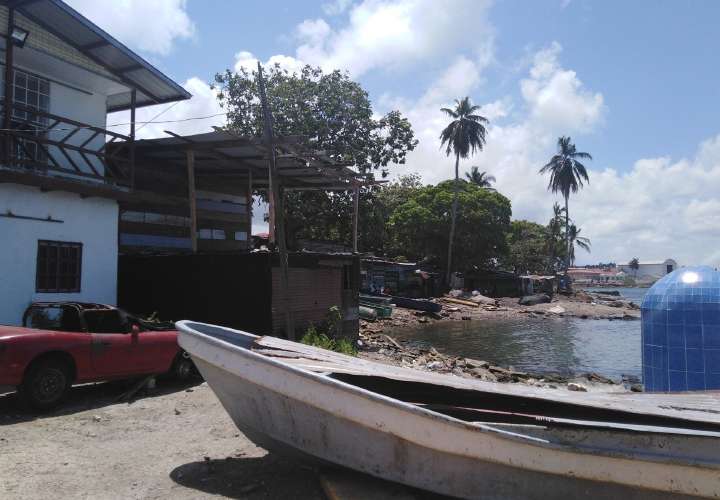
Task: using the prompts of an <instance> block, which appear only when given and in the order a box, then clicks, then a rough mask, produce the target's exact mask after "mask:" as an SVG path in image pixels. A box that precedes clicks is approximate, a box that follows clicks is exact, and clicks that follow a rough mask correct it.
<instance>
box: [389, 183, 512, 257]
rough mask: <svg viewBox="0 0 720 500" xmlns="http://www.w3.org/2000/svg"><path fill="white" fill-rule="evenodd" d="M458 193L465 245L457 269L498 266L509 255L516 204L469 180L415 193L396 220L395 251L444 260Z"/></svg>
mask: <svg viewBox="0 0 720 500" xmlns="http://www.w3.org/2000/svg"><path fill="white" fill-rule="evenodd" d="M456 195H457V200H458V207H459V210H458V212H457V213H458V217H457V221H456V223H457V235H458V238H460V239H462V242H463V244H462V246H460V247H458V249H457V252H456V256H455V259H456V268H457V269H458V270H461V271H462V270H468V269H470V268H472V267H474V266H478V267H490V266H495V264H496V262H497V261H498V260H499V259H501V258H504V257H506V255H507V234H508V232H509V231H510V216H511V214H512V208H511V205H510V200H508V199H507V198H505V197H504V196H503V195H502V194H500V193H498V192H497V191H489V190H487V189H482V188H480V187H478V186H476V185H474V184H471V183H468V182H461V183H456V182H455V181H454V180H448V181H444V182H441V183H440V184H438V185H437V186H425V187H422V188H420V189H418V190H417V191H415V192H414V193H412V195H411V196H410V197H409V198H408V200H407V201H406V202H404V203H403V204H401V205H400V206H399V207H398V208H397V209H396V210H395V211H394V213H393V214H392V216H391V217H390V222H389V228H388V229H389V231H390V233H391V234H392V235H393V238H394V245H395V248H396V249H398V251H400V250H401V251H402V255H405V256H407V257H408V258H410V259H411V260H421V259H423V258H433V257H435V258H438V259H443V261H444V258H446V257H447V256H446V255H445V252H446V250H447V246H446V245H445V244H444V240H445V238H444V228H446V227H447V226H448V224H450V223H451V211H450V208H451V206H452V204H453V203H454V200H455V197H456Z"/></svg>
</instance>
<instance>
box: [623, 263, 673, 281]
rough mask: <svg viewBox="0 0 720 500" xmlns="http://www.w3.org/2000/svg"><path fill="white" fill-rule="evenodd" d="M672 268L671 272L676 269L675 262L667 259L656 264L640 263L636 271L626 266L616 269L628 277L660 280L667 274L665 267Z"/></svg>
mask: <svg viewBox="0 0 720 500" xmlns="http://www.w3.org/2000/svg"><path fill="white" fill-rule="evenodd" d="M669 265H671V266H673V268H672V270H673V271H674V270H676V269H677V268H678V264H677V262H675V261H674V260H673V259H667V260H666V261H664V262H657V263H645V264H644V263H642V262H641V263H640V265H639V266H638V269H637V270H635V269H631V268H630V266H629V265H628V264H621V265H619V266H618V268H619V269H620V270H621V271H623V272H624V273H625V274H627V275H628V276H630V277H633V278H635V277H637V278H662V277H663V276H665V275H666V274H668V272H667V266H669Z"/></svg>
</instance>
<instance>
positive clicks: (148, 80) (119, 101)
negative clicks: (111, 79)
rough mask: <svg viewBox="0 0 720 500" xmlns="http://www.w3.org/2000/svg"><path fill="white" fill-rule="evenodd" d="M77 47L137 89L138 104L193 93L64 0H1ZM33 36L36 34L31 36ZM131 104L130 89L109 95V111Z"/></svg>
mask: <svg viewBox="0 0 720 500" xmlns="http://www.w3.org/2000/svg"><path fill="white" fill-rule="evenodd" d="M0 4H1V5H5V6H8V7H12V6H13V5H15V9H16V11H18V12H19V13H20V14H22V15H23V16H25V17H27V18H28V19H30V20H31V21H33V22H34V23H36V24H38V25H39V26H41V27H42V28H43V29H45V30H47V31H48V32H50V33H52V34H53V35H55V36H56V37H58V38H59V39H61V40H63V41H64V42H66V43H68V44H69V45H71V46H73V47H75V48H76V49H77V50H78V51H80V52H81V53H82V54H84V55H85V56H86V57H88V58H89V59H91V60H92V61H94V62H95V63H97V64H99V65H100V66H102V67H104V68H105V69H106V70H107V71H108V72H110V73H111V74H112V75H114V76H115V77H116V78H117V79H119V80H120V81H122V82H123V83H124V84H125V85H127V86H129V87H131V88H135V89H136V90H137V106H138V107H141V106H147V105H150V104H159V103H165V102H173V101H179V100H183V99H189V98H190V97H191V95H190V93H189V92H188V91H187V90H185V89H184V88H182V87H181V86H180V85H179V84H177V83H176V82H174V81H173V80H171V79H170V78H168V77H167V76H165V75H164V74H163V73H162V72H160V71H159V70H158V69H157V68H155V67H154V66H152V65H151V64H150V63H148V62H147V61H145V60H144V59H143V58H142V57H140V56H139V55H137V54H136V53H134V52H133V51H132V50H130V49H128V48H127V47H126V46H125V45H123V44H122V43H120V42H119V41H117V40H116V39H115V38H113V37H112V36H110V35H109V34H108V33H106V32H105V31H103V30H102V29H100V28H99V27H98V26H96V25H95V24H93V23H92V22H91V21H90V20H89V19H87V18H85V17H84V16H83V15H82V14H80V13H79V12H77V11H76V10H74V9H73V8H72V7H70V6H69V5H67V4H66V3H65V2H63V1H61V0H35V1H32V2H27V3H22V2H20V3H18V2H14V1H12V0H0ZM30 36H32V34H31V35H30ZM129 107H130V92H127V93H122V94H116V95H113V96H109V97H108V111H109V112H110V111H119V110H123V109H128V108H129Z"/></svg>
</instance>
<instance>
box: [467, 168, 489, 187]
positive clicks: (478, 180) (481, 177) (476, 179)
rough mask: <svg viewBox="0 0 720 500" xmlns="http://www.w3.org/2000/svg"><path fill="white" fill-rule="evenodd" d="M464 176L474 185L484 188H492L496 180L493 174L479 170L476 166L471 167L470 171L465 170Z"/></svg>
mask: <svg viewBox="0 0 720 500" xmlns="http://www.w3.org/2000/svg"><path fill="white" fill-rule="evenodd" d="M465 177H466V178H467V180H468V181H470V182H472V183H473V184H475V185H476V186H480V187H481V188H485V189H493V187H492V185H493V182H495V180H496V179H495V176H493V175H488V173H487V172H480V169H479V168H478V167H472V168H471V169H470V172H465Z"/></svg>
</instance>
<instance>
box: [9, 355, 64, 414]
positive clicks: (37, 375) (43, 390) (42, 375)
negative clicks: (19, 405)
mask: <svg viewBox="0 0 720 500" xmlns="http://www.w3.org/2000/svg"><path fill="white" fill-rule="evenodd" d="M71 386H72V378H71V374H70V369H69V368H68V366H67V364H66V363H64V362H62V361H61V360H58V359H47V360H41V361H39V362H37V363H34V364H33V365H31V367H30V369H29V370H28V372H27V373H26V374H25V377H24V378H23V381H22V385H21V386H20V391H19V392H20V395H21V396H22V398H23V400H24V401H25V402H26V403H27V404H28V405H30V406H31V407H33V408H35V409H36V410H49V409H51V408H54V407H55V406H57V405H58V404H60V403H61V402H62V400H63V399H65V397H66V396H67V393H68V391H69V390H70V387H71Z"/></svg>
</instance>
